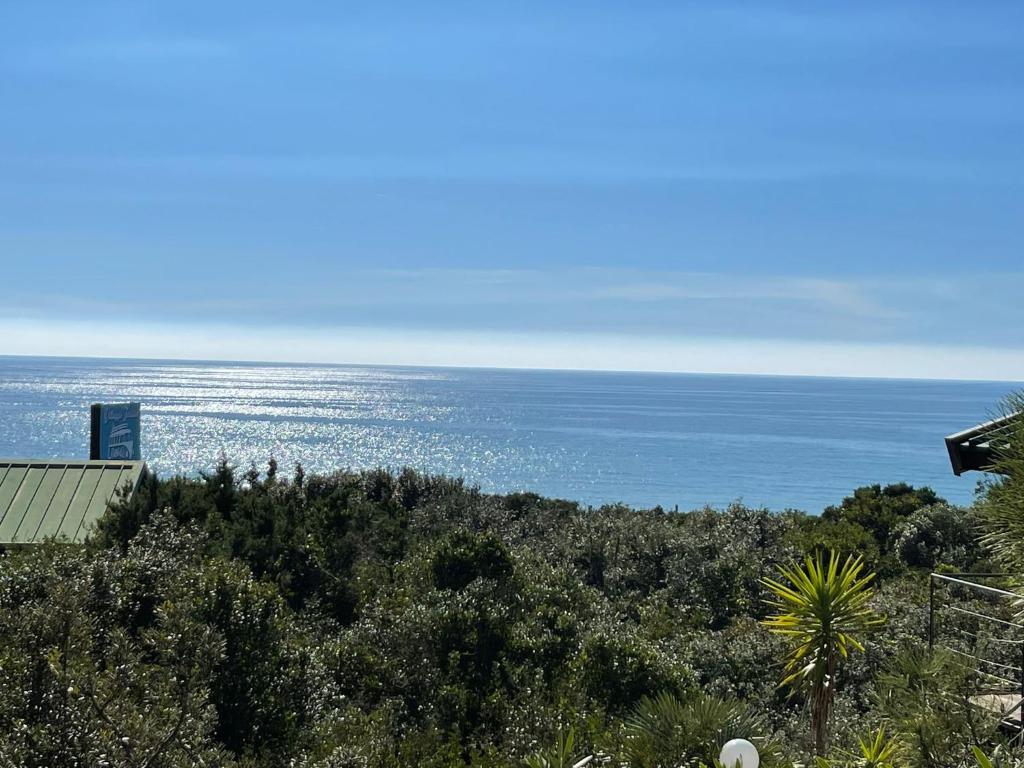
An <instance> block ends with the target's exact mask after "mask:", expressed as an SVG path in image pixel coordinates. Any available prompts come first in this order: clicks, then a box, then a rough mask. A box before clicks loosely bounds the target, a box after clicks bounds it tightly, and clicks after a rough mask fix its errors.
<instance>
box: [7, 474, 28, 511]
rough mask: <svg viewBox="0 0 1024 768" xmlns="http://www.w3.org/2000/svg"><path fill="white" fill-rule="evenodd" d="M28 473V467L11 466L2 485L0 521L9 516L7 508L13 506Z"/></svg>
mask: <svg viewBox="0 0 1024 768" xmlns="http://www.w3.org/2000/svg"><path fill="white" fill-rule="evenodd" d="M26 472H28V467H27V466H24V465H22V466H9V467H7V473H6V474H5V475H4V480H3V482H2V483H0V520H3V519H4V517H6V516H7V508H8V507H10V506H11V502H12V501H14V497H15V496H17V495H18V489H19V488H21V481H22V480H24V479H25V473H26Z"/></svg>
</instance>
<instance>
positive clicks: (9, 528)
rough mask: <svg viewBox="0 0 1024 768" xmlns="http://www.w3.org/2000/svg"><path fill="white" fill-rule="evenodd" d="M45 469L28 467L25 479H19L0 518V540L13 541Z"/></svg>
mask: <svg viewBox="0 0 1024 768" xmlns="http://www.w3.org/2000/svg"><path fill="white" fill-rule="evenodd" d="M45 474H46V470H45V469H44V468H42V467H29V469H28V472H27V473H26V474H25V479H24V480H22V481H21V487H20V488H18V493H17V494H15V496H14V499H13V501H11V505H10V506H9V507H8V508H7V514H5V515H4V519H3V520H0V541H14V534H15V532H16V531H17V530H18V526H19V525H21V521H22V520H23V519H24V518H25V514H26V513H27V512H28V508H29V505H31V504H32V499H33V498H34V497H35V495H36V489H37V488H39V483H41V482H42V480H43V475H45Z"/></svg>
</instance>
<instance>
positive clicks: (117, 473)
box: [0, 459, 145, 545]
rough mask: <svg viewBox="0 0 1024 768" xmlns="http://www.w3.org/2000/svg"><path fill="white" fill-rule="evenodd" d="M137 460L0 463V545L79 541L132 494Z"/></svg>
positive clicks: (137, 473) (138, 467) (138, 470)
mask: <svg viewBox="0 0 1024 768" xmlns="http://www.w3.org/2000/svg"><path fill="white" fill-rule="evenodd" d="M144 466H145V465H144V464H143V462H141V461H67V462H57V461H45V460H42V461H37V460H32V459H21V460H19V459H13V460H0V545H4V544H29V543H32V542H37V541H42V540H43V539H44V538H47V537H51V536H52V537H56V538H57V539H62V540H67V541H81V540H82V539H84V538H85V536H86V534H87V533H88V531H89V529H90V528H91V527H92V525H93V524H94V523H95V522H96V520H98V519H99V518H100V516H101V515H103V513H104V512H105V511H106V509H107V504H108V503H109V502H110V501H111V500H116V498H118V496H117V492H118V491H120V490H121V489H123V488H124V487H125V486H126V485H127V487H128V496H129V497H130V496H131V494H132V493H133V492H134V491H135V488H136V486H137V485H138V482H139V478H140V477H141V476H142V470H143V468H144Z"/></svg>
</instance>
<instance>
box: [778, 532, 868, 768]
mask: <svg viewBox="0 0 1024 768" xmlns="http://www.w3.org/2000/svg"><path fill="white" fill-rule="evenodd" d="M863 570H864V561H863V559H862V558H860V557H856V558H855V557H848V558H846V560H845V562H844V561H842V560H841V558H840V556H839V555H838V554H837V553H836V552H830V553H829V556H828V563H827V564H825V563H824V562H823V559H822V554H821V552H820V551H819V552H818V553H817V554H816V555H815V556H814V557H813V558H811V557H807V558H806V559H805V560H804V564H803V566H802V567H801V566H799V565H798V564H796V563H792V564H791V565H789V566H783V567H781V568H780V569H779V574H780V577H781V579H780V580H778V581H777V580H775V579H764V580H763V583H764V585H765V586H766V587H767V588H768V589H769V590H770V591H771V593H772V594H773V595H774V599H772V600H769V601H768V604H769V605H771V606H772V607H773V608H775V609H776V610H777V611H778V612H777V613H776V614H775V615H774V616H769V617H768V618H767V619H765V620H764V622H763V624H764V626H765V627H767V628H768V630H769V631H771V632H774V633H775V634H778V635H782V636H783V637H785V638H787V639H788V640H789V641H790V643H791V645H792V647H791V649H790V652H789V656H788V658H787V659H786V676H785V677H784V678H783V680H782V683H781V685H790V686H793V687H794V688H802V689H804V690H807V691H808V693H809V695H810V706H811V734H812V737H813V739H814V752H815V754H817V755H824V754H825V732H826V728H827V726H828V719H829V716H830V715H831V712H832V700H833V697H834V695H835V679H836V669H837V667H838V666H839V662H840V660H841V659H845V658H846V657H847V655H848V654H849V652H850V651H851V650H858V651H863V650H864V645H863V643H862V642H861V637H862V636H863V635H865V634H866V633H867V632H869V631H870V630H871V629H873V628H875V627H877V626H879V625H881V624H882V623H883V621H884V619H883V618H882V617H881V616H880V615H879V614H878V613H876V612H875V611H874V610H873V609H872V608H871V606H869V605H868V602H869V601H870V599H871V595H872V590H871V581H872V580H873V579H874V577H875V574H873V573H869V574H867V575H863V576H862V575H861V574H862V572H863Z"/></svg>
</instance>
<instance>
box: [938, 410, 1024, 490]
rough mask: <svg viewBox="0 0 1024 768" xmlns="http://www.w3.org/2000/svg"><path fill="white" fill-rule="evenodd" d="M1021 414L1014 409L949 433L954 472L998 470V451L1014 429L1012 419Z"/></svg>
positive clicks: (947, 447) (947, 441) (948, 448)
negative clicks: (990, 419)
mask: <svg viewBox="0 0 1024 768" xmlns="http://www.w3.org/2000/svg"><path fill="white" fill-rule="evenodd" d="M1021 415H1022V414H1020V413H1011V414H1009V415H1007V416H1002V417H1000V418H998V419H992V421H986V422H985V423H984V424H978V425H977V426H974V427H971V428H970V429H965V430H963V431H962V432H957V433H956V434H955V435H950V436H949V437H947V438H946V450H947V451H948V452H949V463H950V464H951V465H952V467H953V474H955V475H962V474H963V473H964V472H968V471H971V470H977V471H979V472H998V471H999V470H998V469H997V468H996V467H995V458H996V457H995V451H996V450H997V449H998V448H999V446H1000V442H1001V441H1005V439H1006V437H1007V435H1009V433H1010V430H1012V429H1013V422H1014V421H1015V420H1016V419H1018V418H1020V416H1021Z"/></svg>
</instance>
